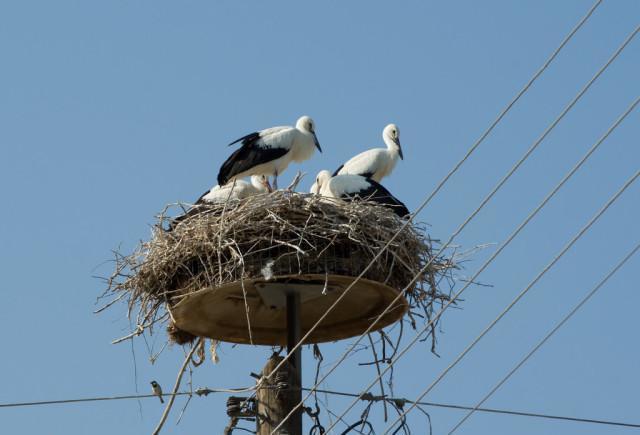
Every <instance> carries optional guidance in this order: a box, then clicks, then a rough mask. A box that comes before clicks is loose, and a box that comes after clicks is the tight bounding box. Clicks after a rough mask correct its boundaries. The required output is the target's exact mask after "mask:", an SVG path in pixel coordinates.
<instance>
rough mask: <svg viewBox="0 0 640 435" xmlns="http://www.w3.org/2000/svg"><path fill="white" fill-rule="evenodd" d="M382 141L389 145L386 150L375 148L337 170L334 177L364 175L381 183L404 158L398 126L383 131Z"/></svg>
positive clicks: (390, 125)
mask: <svg viewBox="0 0 640 435" xmlns="http://www.w3.org/2000/svg"><path fill="white" fill-rule="evenodd" d="M382 139H383V140H384V143H385V144H386V145H387V147H386V148H373V149H370V150H367V151H364V152H362V153H360V154H358V155H356V156H354V157H352V158H351V159H349V161H347V162H346V163H345V164H343V165H342V166H340V167H339V168H338V169H336V171H335V172H334V173H333V175H334V176H335V175H346V174H353V175H362V176H363V177H367V178H370V179H372V180H373V181H377V182H378V183H379V182H380V180H382V179H383V178H384V177H386V176H387V175H389V174H390V173H391V171H393V168H394V167H395V166H396V163H397V162H398V158H400V159H403V158H404V157H403V155H402V148H401V147H400V129H398V126H397V125H395V124H389V125H387V126H386V127H385V128H384V130H382Z"/></svg>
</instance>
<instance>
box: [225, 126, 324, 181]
mask: <svg viewBox="0 0 640 435" xmlns="http://www.w3.org/2000/svg"><path fill="white" fill-rule="evenodd" d="M238 142H240V143H241V144H242V145H241V147H240V148H239V149H237V150H236V151H235V152H234V153H233V154H231V156H230V157H229V158H228V159H227V160H226V161H225V162H224V163H223V164H222V167H221V168H220V172H219V173H218V184H220V185H221V186H222V185H225V184H227V183H228V182H229V181H232V180H234V179H238V178H242V177H246V176H249V175H266V176H273V177H274V187H276V188H277V177H278V175H280V174H281V173H282V172H283V171H284V170H285V169H286V168H287V166H289V163H291V162H292V161H294V162H302V161H304V160H307V159H309V158H310V157H311V156H312V155H313V152H314V150H315V148H318V150H319V151H320V152H322V149H321V148H320V144H319V143H318V138H317V136H316V133H315V124H314V122H313V120H312V119H311V118H310V117H308V116H303V117H301V118H300V119H298V121H297V122H296V126H295V127H272V128H267V129H266V130H261V131H259V132H254V133H251V134H248V135H246V136H244V137H241V138H240V139H238V140H236V141H234V142H232V143H231V144H230V145H233V144H235V143H238Z"/></svg>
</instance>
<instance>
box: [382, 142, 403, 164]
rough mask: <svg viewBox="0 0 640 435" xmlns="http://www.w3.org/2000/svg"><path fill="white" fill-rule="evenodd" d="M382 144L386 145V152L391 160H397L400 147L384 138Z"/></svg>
mask: <svg viewBox="0 0 640 435" xmlns="http://www.w3.org/2000/svg"><path fill="white" fill-rule="evenodd" d="M384 143H385V145H387V150H388V151H389V153H390V154H391V155H392V156H393V158H394V159H397V158H398V156H399V155H400V147H399V146H398V144H397V143H395V142H394V141H393V140H391V139H390V138H388V137H385V138H384Z"/></svg>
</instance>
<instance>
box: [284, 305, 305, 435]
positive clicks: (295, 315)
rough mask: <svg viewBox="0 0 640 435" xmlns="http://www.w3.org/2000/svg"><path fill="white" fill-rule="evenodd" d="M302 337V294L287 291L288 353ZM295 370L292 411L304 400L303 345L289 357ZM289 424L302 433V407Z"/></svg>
mask: <svg viewBox="0 0 640 435" xmlns="http://www.w3.org/2000/svg"><path fill="white" fill-rule="evenodd" d="M301 338H302V326H301V322H300V294H299V293H296V292H291V293H287V353H291V350H292V349H293V348H294V347H295V346H296V344H298V342H299V341H300V339H301ZM289 361H290V362H291V366H292V368H293V370H291V371H290V377H289V378H290V379H289V386H290V388H291V390H290V392H289V400H290V402H289V409H288V411H291V409H293V407H294V406H296V405H297V404H298V403H300V401H301V400H302V389H301V387H302V347H299V348H298V349H297V350H296V351H295V352H294V353H293V355H292V356H291V358H290V359H289ZM289 422H290V423H291V424H290V425H287V427H288V428H289V432H290V434H291V435H294V434H301V433H302V408H300V409H298V410H297V411H296V412H295V413H294V414H293V415H292V416H291V419H290V420H289Z"/></svg>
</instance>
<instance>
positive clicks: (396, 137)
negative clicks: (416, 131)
mask: <svg viewBox="0 0 640 435" xmlns="http://www.w3.org/2000/svg"><path fill="white" fill-rule="evenodd" d="M382 139H383V140H384V142H385V143H386V144H387V145H389V144H391V145H392V146H394V147H397V149H398V154H399V155H400V158H401V159H404V156H403V155H402V147H401V146H400V129H399V128H398V126H397V125H395V124H389V125H387V126H386V127H385V128H384V130H382Z"/></svg>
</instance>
